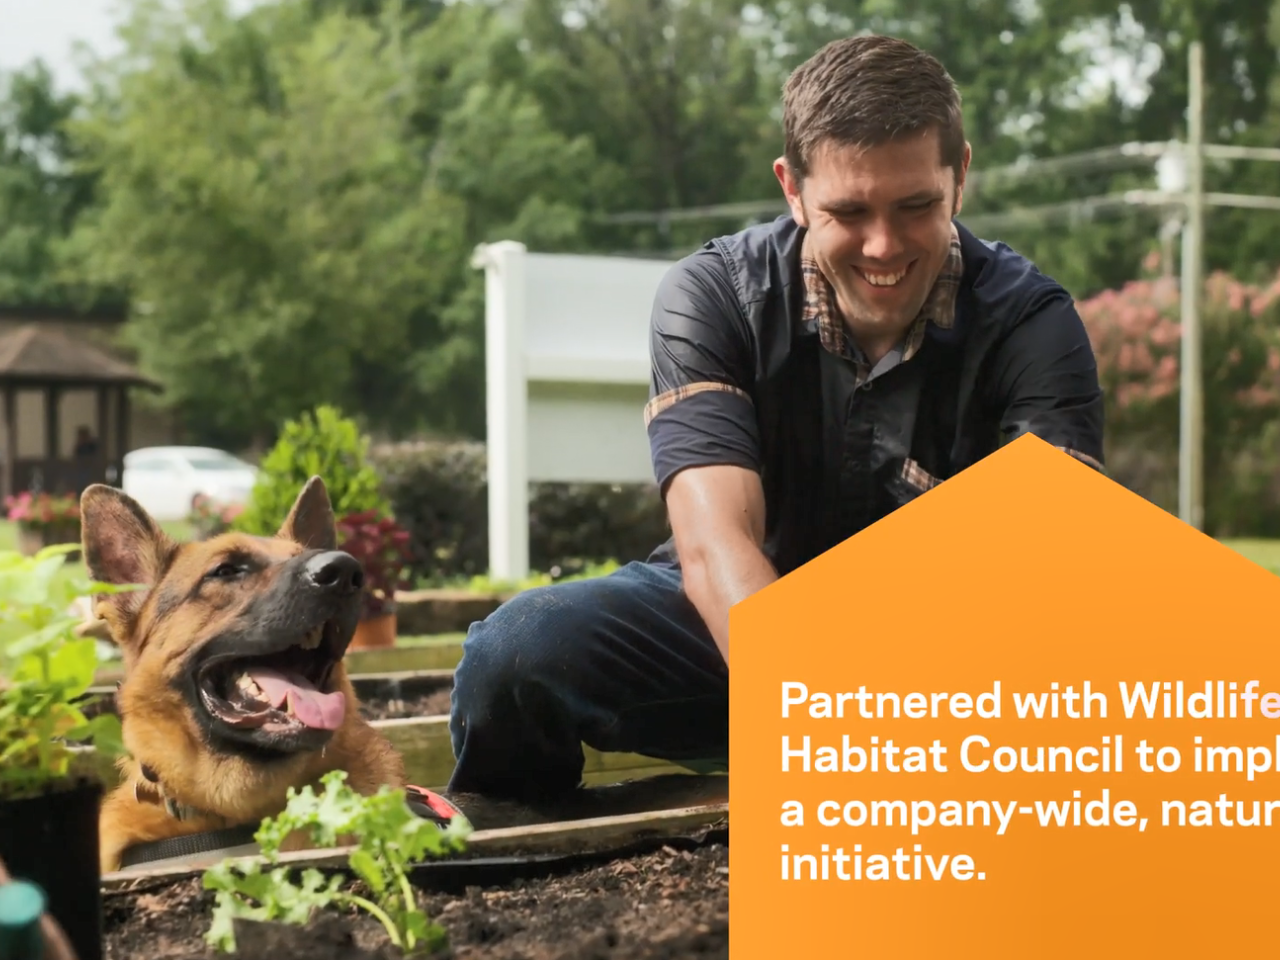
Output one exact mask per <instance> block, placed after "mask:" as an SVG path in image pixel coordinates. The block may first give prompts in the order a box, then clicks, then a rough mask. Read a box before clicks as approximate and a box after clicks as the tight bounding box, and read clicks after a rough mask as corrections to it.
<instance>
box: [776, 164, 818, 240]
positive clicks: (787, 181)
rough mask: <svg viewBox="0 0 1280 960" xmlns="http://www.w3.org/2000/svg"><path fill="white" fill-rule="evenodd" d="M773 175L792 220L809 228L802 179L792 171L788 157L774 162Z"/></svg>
mask: <svg viewBox="0 0 1280 960" xmlns="http://www.w3.org/2000/svg"><path fill="white" fill-rule="evenodd" d="M773 175H774V176H775V177H777V178H778V184H779V185H780V186H781V187H782V195H783V197H785V198H786V201H787V206H788V207H790V208H791V219H793V220H794V221H795V222H796V223H798V224H799V225H800V226H802V227H806V228H807V227H808V226H809V224H808V217H807V216H806V213H805V209H804V197H803V196H802V195H801V183H800V178H799V177H797V176H796V172H795V171H794V170H793V169H791V164H790V163H788V162H787V158H786V157H779V158H778V159H777V160H775V161H773Z"/></svg>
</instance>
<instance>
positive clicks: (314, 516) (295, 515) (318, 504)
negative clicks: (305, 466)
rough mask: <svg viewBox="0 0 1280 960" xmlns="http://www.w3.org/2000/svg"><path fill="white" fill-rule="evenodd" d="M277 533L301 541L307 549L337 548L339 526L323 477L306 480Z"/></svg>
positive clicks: (287, 538) (285, 537) (288, 538)
mask: <svg viewBox="0 0 1280 960" xmlns="http://www.w3.org/2000/svg"><path fill="white" fill-rule="evenodd" d="M276 536H278V537H283V538H284V539H286V540H293V541H295V542H297V543H300V544H302V545H303V546H304V547H306V548H307V549H308V550H334V549H337V546H338V525H337V522H336V521H335V520H334V518H333V504H331V503H330V502H329V490H328V488H326V487H325V485H324V481H323V480H322V479H320V478H319V477H312V478H311V479H310V480H308V481H307V482H306V485H305V486H303V488H302V492H301V493H299V494H298V499H297V500H295V501H293V507H292V508H291V509H290V510H289V516H287V517H285V520H284V523H283V524H281V526H280V532H279V533H277V534H276Z"/></svg>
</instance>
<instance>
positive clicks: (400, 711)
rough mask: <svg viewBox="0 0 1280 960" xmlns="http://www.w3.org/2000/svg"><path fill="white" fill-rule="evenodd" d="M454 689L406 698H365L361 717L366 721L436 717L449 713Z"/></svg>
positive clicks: (443, 688) (361, 706)
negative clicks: (450, 699)
mask: <svg viewBox="0 0 1280 960" xmlns="http://www.w3.org/2000/svg"><path fill="white" fill-rule="evenodd" d="M452 692H453V688H452V687H449V686H446V687H441V688H440V689H438V690H432V691H430V692H428V693H416V694H409V695H407V696H404V697H395V698H383V697H365V698H363V699H362V700H361V702H360V715H361V716H362V717H364V718H365V719H366V720H400V719H404V718H407V717H436V716H440V715H442V714H447V713H448V712H449V706H450V704H449V698H450V695H451V694H452Z"/></svg>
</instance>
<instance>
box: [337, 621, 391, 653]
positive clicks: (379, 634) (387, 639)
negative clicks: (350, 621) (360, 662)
mask: <svg viewBox="0 0 1280 960" xmlns="http://www.w3.org/2000/svg"><path fill="white" fill-rule="evenodd" d="M395 645H396V615H395V614H394V613H384V614H382V615H381V616H378V617H369V618H368V619H366V620H361V621H360V622H359V623H358V624H356V632H355V636H353V637H352V638H351V645H350V646H349V647H348V648H347V649H348V650H372V649H378V648H385V647H394V646H395Z"/></svg>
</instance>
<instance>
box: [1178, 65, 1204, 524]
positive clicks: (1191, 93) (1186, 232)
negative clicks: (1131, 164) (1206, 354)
mask: <svg viewBox="0 0 1280 960" xmlns="http://www.w3.org/2000/svg"><path fill="white" fill-rule="evenodd" d="M1187 66H1188V71H1187V86H1188V91H1187V93H1188V96H1187V145H1186V175H1187V185H1186V192H1185V198H1186V219H1185V221H1184V223H1183V228H1182V291H1181V292H1182V363H1181V372H1182V384H1181V411H1180V416H1179V438H1178V515H1179V517H1181V519H1182V520H1183V521H1184V522H1185V523H1188V524H1190V525H1191V526H1193V527H1195V528H1196V529H1197V530H1203V529H1204V458H1203V454H1204V390H1203V386H1204V382H1203V373H1202V367H1201V350H1200V339H1201V338H1200V305H1201V298H1202V291H1203V288H1204V211H1205V195H1204V44H1202V43H1201V42H1200V41H1195V42H1193V43H1192V44H1191V49H1190V51H1189V55H1188V64H1187Z"/></svg>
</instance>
